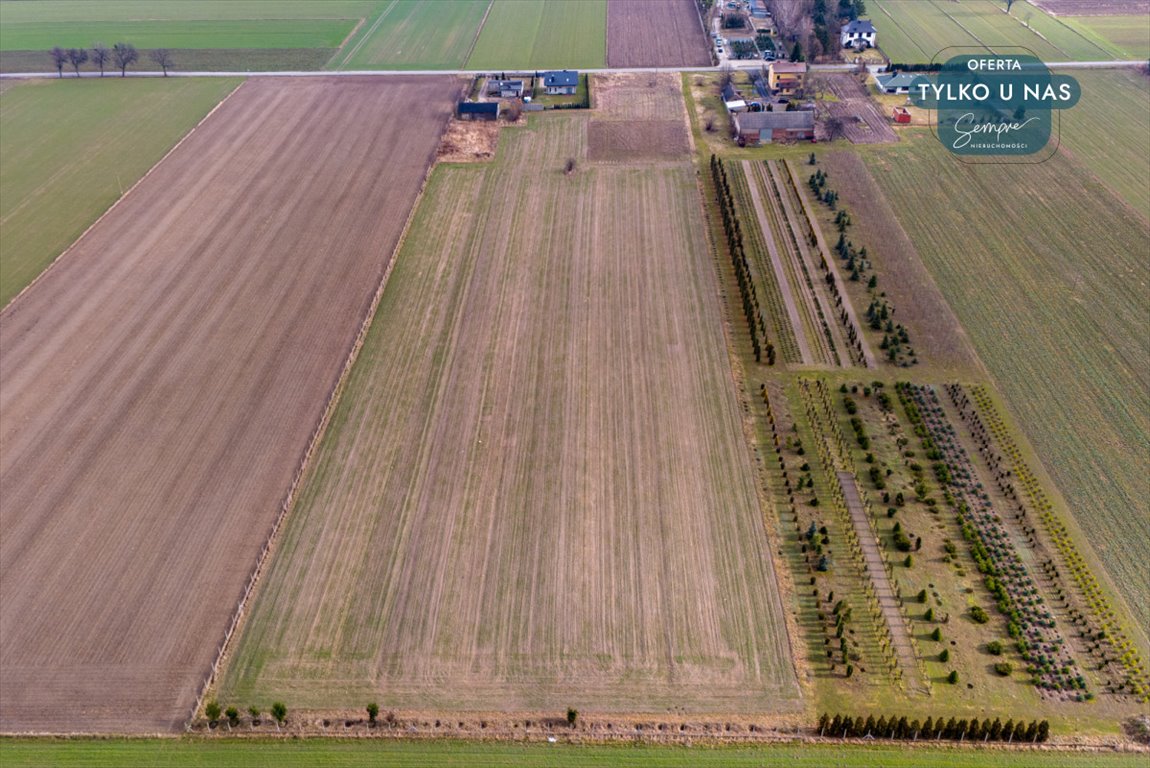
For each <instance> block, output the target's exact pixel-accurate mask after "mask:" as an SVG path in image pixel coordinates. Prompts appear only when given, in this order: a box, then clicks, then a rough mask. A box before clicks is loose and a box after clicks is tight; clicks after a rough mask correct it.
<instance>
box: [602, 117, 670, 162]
mask: <svg viewBox="0 0 1150 768" xmlns="http://www.w3.org/2000/svg"><path fill="white" fill-rule="evenodd" d="M690 149H691V146H690V143H689V142H688V140H687V126H686V125H685V124H684V123H683V121H682V120H632V121H627V122H622V121H614V120H592V121H591V122H590V123H588V125H587V157H588V159H590V160H596V161H605V162H624V163H626V162H635V161H642V160H648V161H650V160H676V159H682V158H683V157H684V156H685V155H686V154H687V153H688V152H689V151H690Z"/></svg>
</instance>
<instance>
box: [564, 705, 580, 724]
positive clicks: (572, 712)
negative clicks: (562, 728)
mask: <svg viewBox="0 0 1150 768" xmlns="http://www.w3.org/2000/svg"><path fill="white" fill-rule="evenodd" d="M578 720H579V710H577V709H575V708H573V707H567V725H569V726H571V727H572V728H574V727H575V723H576V722H577V721H578Z"/></svg>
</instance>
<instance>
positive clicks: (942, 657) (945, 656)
mask: <svg viewBox="0 0 1150 768" xmlns="http://www.w3.org/2000/svg"><path fill="white" fill-rule="evenodd" d="M938 660H939V661H941V662H942V663H943V664H945V663H946V662H948V661H950V649H949V648H943V649H942V653H940V654H938Z"/></svg>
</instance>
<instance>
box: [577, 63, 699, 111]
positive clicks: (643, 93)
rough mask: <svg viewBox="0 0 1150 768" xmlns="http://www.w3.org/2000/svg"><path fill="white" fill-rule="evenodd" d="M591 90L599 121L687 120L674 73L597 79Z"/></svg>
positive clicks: (679, 86) (628, 74)
mask: <svg viewBox="0 0 1150 768" xmlns="http://www.w3.org/2000/svg"><path fill="white" fill-rule="evenodd" d="M593 77H594V81H593V85H592V88H591V93H592V96H593V98H594V100H595V102H594V105H595V118H596V119H598V120H672V119H683V120H686V115H687V112H686V110H685V109H684V107H683V86H682V83H681V82H680V80H679V78H678V76H676V75H675V74H673V73H653V72H644V73H627V74H623V73H612V74H605V75H594V76H593Z"/></svg>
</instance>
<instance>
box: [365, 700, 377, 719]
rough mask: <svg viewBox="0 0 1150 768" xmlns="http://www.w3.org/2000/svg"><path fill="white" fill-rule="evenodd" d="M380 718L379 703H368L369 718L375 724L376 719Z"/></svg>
mask: <svg viewBox="0 0 1150 768" xmlns="http://www.w3.org/2000/svg"><path fill="white" fill-rule="evenodd" d="M378 718H379V705H378V704H376V703H375V702H374V701H373V702H371V703H369V704H368V705H367V720H368V722H370V723H371V724H372V725H375V721H376V719H378Z"/></svg>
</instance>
